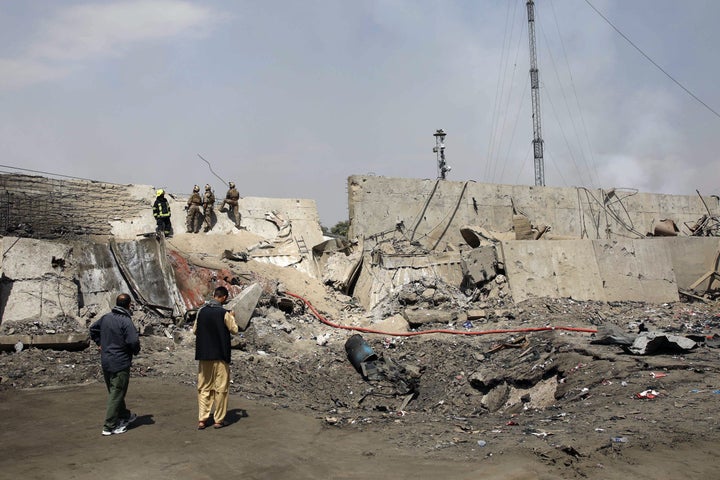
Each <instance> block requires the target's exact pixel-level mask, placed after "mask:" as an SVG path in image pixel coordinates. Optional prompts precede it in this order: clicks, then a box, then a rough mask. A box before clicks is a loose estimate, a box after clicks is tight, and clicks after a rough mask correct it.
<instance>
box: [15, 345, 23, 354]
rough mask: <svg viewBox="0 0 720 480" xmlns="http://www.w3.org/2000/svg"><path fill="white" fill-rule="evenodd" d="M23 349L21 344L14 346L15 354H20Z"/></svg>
mask: <svg viewBox="0 0 720 480" xmlns="http://www.w3.org/2000/svg"><path fill="white" fill-rule="evenodd" d="M24 347H25V345H23V343H22V342H17V343H16V344H15V352H16V353H20V352H22V349H23V348H24Z"/></svg>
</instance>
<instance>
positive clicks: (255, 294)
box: [226, 283, 262, 331]
mask: <svg viewBox="0 0 720 480" xmlns="http://www.w3.org/2000/svg"><path fill="white" fill-rule="evenodd" d="M261 295H262V285H260V284H259V283H253V284H252V285H250V286H248V287H247V288H245V289H244V290H243V291H242V292H240V293H239V294H237V295H236V296H235V298H233V299H232V300H230V301H229V302H228V304H227V305H226V308H228V309H230V310H232V311H233V313H234V314H235V322H237V324H238V327H239V328H240V331H244V330H246V329H247V327H248V325H249V324H250V319H251V318H252V314H253V312H254V311H255V307H256V306H257V303H258V300H260V296H261Z"/></svg>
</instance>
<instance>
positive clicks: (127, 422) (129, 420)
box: [118, 413, 137, 427]
mask: <svg viewBox="0 0 720 480" xmlns="http://www.w3.org/2000/svg"><path fill="white" fill-rule="evenodd" d="M135 420H137V415H136V414H134V413H131V414H130V416H129V417H128V418H125V419H123V420H120V421H119V422H118V426H120V425H125V426H126V427H127V426H128V425H130V424H131V423H133V422H134V421H135Z"/></svg>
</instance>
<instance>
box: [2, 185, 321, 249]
mask: <svg viewBox="0 0 720 480" xmlns="http://www.w3.org/2000/svg"><path fill="white" fill-rule="evenodd" d="M223 195H224V192H223ZM216 196H217V202H216V211H215V213H216V216H217V224H216V226H215V228H213V231H214V232H215V233H229V232H232V231H233V229H234V227H233V223H232V221H231V219H230V218H229V217H228V216H227V215H226V214H223V213H221V212H219V211H218V208H219V207H220V203H221V202H222V196H221V195H217V194H216ZM166 197H167V199H168V202H169V203H170V210H171V214H172V215H171V222H172V226H173V230H174V232H175V233H180V232H185V217H186V213H185V210H184V207H185V205H186V203H187V196H185V195H180V196H178V195H174V194H172V193H170V192H168V193H167V194H166ZM154 201H155V187H153V186H150V185H118V184H113V183H104V182H95V181H88V180H75V179H62V180H59V179H53V178H46V177H41V176H33V175H21V174H2V175H0V234H14V235H15V236H26V237H36V238H58V237H61V236H63V235H66V234H83V235H85V234H87V235H113V236H115V237H116V238H118V239H134V238H135V237H136V236H137V235H140V234H143V233H148V232H154V231H155V219H154V218H153V216H152V204H153V202H154ZM239 203H240V213H241V215H242V222H241V223H242V225H243V226H244V227H245V228H247V230H248V231H250V232H253V233H255V234H257V235H260V236H262V237H265V238H268V239H274V238H275V237H277V235H278V233H279V232H280V231H281V228H279V227H278V226H277V225H276V223H273V222H271V221H268V219H267V217H268V214H271V213H272V212H276V213H277V214H278V216H279V217H280V218H282V219H284V220H286V222H287V225H288V228H289V229H290V230H291V231H292V236H291V237H289V238H290V240H291V241H293V242H296V243H297V242H298V241H300V243H301V244H303V243H304V244H307V246H308V248H312V246H314V245H316V244H318V243H320V242H322V241H323V235H322V230H321V228H320V220H319V216H318V213H317V206H316V204H315V201H314V200H307V199H294V198H293V199H284V198H261V197H245V198H241V199H240V202H239ZM296 250H297V249H296Z"/></svg>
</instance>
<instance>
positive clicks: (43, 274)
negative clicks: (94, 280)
mask: <svg viewBox="0 0 720 480" xmlns="http://www.w3.org/2000/svg"><path fill="white" fill-rule="evenodd" d="M2 248H3V262H2V278H1V279H0V319H1V320H2V322H13V321H24V320H34V321H42V320H44V319H54V318H57V317H71V318H72V317H76V316H77V313H78V293H79V292H78V285H77V284H76V283H75V282H74V281H73V278H72V276H71V275H68V274H67V272H66V268H67V266H68V258H69V257H70V256H71V254H72V251H73V248H72V246H70V245H68V244H63V243H57V242H50V241H47V240H36V239H30V238H13V237H4V238H3V239H2Z"/></svg>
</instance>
